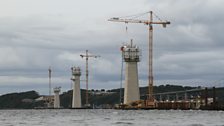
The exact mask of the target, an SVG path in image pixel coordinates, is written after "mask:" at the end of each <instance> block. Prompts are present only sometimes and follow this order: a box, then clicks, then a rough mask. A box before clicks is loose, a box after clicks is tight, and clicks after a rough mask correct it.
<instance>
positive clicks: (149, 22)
mask: <svg viewBox="0 0 224 126" xmlns="http://www.w3.org/2000/svg"><path fill="white" fill-rule="evenodd" d="M148 13H149V20H137V19H123V18H111V19H109V20H108V21H113V22H124V23H141V24H145V25H148V30H149V50H148V55H149V57H148V58H149V64H148V86H149V89H148V101H149V102H154V98H153V80H154V78H153V25H154V24H161V25H162V26H163V27H164V28H166V25H168V24H170V22H169V21H162V20H160V19H159V20H160V21H153V12H152V11H150V12H148Z"/></svg>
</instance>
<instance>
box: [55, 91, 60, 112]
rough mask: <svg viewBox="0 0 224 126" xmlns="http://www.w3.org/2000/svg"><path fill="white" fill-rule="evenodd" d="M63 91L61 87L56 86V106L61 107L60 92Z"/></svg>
mask: <svg viewBox="0 0 224 126" xmlns="http://www.w3.org/2000/svg"><path fill="white" fill-rule="evenodd" d="M60 91H61V87H55V88H54V94H55V95H54V108H60V98H59V93H60Z"/></svg>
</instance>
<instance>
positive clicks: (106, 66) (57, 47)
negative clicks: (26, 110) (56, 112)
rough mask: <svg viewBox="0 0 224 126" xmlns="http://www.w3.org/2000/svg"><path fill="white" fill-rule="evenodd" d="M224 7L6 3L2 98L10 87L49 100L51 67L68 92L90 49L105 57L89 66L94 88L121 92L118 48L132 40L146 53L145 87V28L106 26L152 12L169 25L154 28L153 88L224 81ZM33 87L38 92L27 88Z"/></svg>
mask: <svg viewBox="0 0 224 126" xmlns="http://www.w3.org/2000/svg"><path fill="white" fill-rule="evenodd" d="M223 4H224V2H223V1H222V0H212V1H211V0H197V1H195V0H194V1H193V0H187V1H186V0H185V1H184V0H182V1H180V0H160V1H152V0H147V1H145V0H140V1H134V0H124V1H118V0H115V1H103V0H96V1H87V0H84V1H73V0H68V1H66V2H65V1H63V2H62V1H59V0H56V1H55V0H40V1H32V2H31V1H30V0H20V1H12V0H9V1H1V2H0V7H1V8H2V10H3V11H1V12H0V59H1V61H0V75H1V77H0V87H1V88H0V89H1V90H0V91H1V92H7V91H9V88H6V85H7V84H9V85H10V84H13V85H12V86H14V87H17V90H18V91H19V90H22V89H26V88H25V87H28V88H29V89H32V88H35V89H37V90H39V91H40V92H41V93H44V94H46V93H47V92H48V90H47V89H46V88H45V87H46V85H45V84H46V83H47V82H46V81H47V76H48V71H47V69H48V67H49V66H51V67H52V71H53V73H52V74H53V76H54V77H55V81H54V83H55V84H58V85H60V84H61V85H63V86H64V87H65V88H64V90H66V89H70V86H69V85H70V83H71V82H70V77H71V71H70V68H71V67H72V66H80V67H81V69H82V78H83V79H84V78H85V60H84V59H82V58H81V57H80V56H79V55H80V54H84V53H85V50H87V49H88V50H89V52H90V53H91V54H95V55H100V56H101V57H100V58H97V59H90V60H89V69H90V82H91V86H92V87H91V88H118V87H119V83H120V80H119V79H120V69H121V54H120V51H119V48H120V46H121V45H122V43H124V42H128V41H130V39H131V38H132V39H134V43H135V44H137V45H138V46H139V47H140V48H141V50H142V57H141V62H139V63H138V64H139V74H140V76H139V78H140V80H141V85H142V86H146V85H147V74H148V72H147V71H148V70H147V69H148V59H147V55H148V51H147V48H148V29H147V26H145V25H143V24H122V23H114V22H108V21H107V19H109V18H111V17H116V16H117V17H122V16H126V15H131V14H136V13H142V12H146V11H149V10H153V12H155V14H156V15H158V16H159V17H160V18H161V19H165V20H169V21H171V25H169V26H168V27H167V28H165V29H164V28H162V27H161V26H160V25H159V26H156V25H155V26H154V38H153V39H154V75H155V79H156V80H155V82H156V83H155V84H163V83H168V82H169V83H175V84H178V83H181V84H183V85H195V83H196V82H197V83H198V82H199V81H200V84H203V83H206V84H207V85H209V84H208V82H213V81H215V80H220V79H222V76H221V75H223V71H224V70H223V68H222V66H223V64H224V61H223V59H224V57H223V56H222V54H223V51H222V50H223V47H224V44H223V40H224V37H223V35H222V31H223V29H222V28H223V27H224V24H223V22H224V17H223V7H222V5H223ZM146 18H148V17H146ZM155 20H157V19H156V18H155ZM126 26H127V27H128V31H127V32H126V30H125V29H126ZM32 82H36V83H34V85H39V86H34V85H33V84H32V86H28V85H26V84H29V83H32ZM83 87H85V86H84V85H83ZM3 88H4V89H3ZM15 90H16V89H15ZM1 94H2V93H1Z"/></svg>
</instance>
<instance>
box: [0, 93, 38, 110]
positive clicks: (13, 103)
mask: <svg viewBox="0 0 224 126" xmlns="http://www.w3.org/2000/svg"><path fill="white" fill-rule="evenodd" d="M38 97H39V94H38V93H37V92H35V91H28V92H22V93H11V94H6V95H2V96H0V109H6V108H7V109H10V108H16V109H26V108H33V107H34V106H35V103H34V102H23V100H24V99H30V100H31V101H32V100H34V99H36V98H38Z"/></svg>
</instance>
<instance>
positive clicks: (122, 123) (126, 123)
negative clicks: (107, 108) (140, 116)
mask: <svg viewBox="0 0 224 126" xmlns="http://www.w3.org/2000/svg"><path fill="white" fill-rule="evenodd" d="M115 124H117V125H133V124H134V123H131V122H120V121H119V122H116V123H115Z"/></svg>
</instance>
